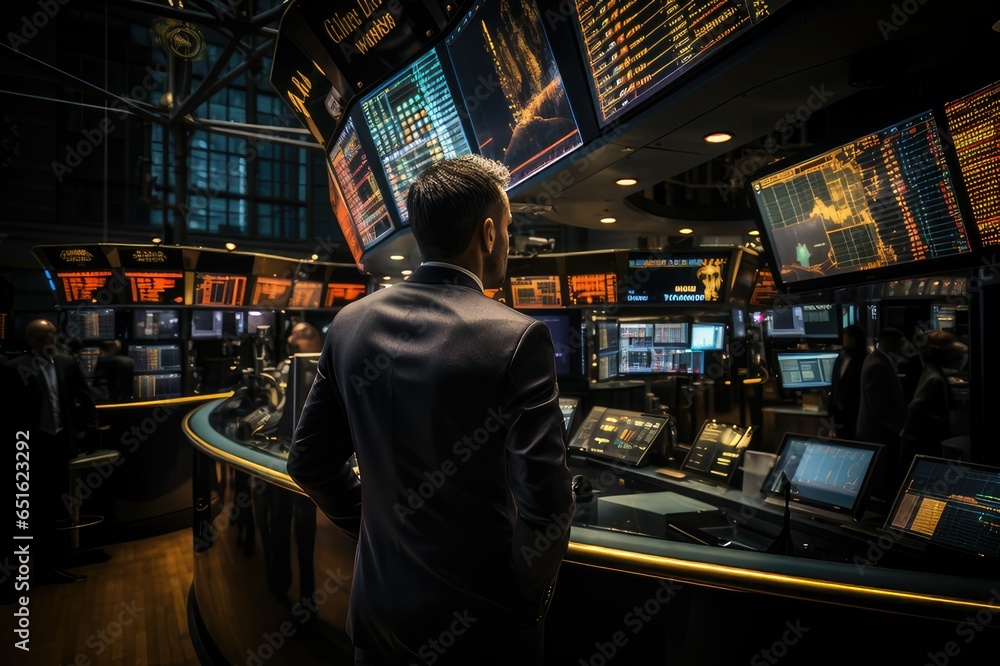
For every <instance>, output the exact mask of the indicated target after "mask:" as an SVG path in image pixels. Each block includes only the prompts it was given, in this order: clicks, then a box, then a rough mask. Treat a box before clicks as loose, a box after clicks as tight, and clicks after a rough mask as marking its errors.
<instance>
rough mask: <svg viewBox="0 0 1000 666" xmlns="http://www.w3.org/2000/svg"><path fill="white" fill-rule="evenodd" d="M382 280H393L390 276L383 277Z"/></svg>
mask: <svg viewBox="0 0 1000 666" xmlns="http://www.w3.org/2000/svg"><path fill="white" fill-rule="evenodd" d="M382 279H383V280H391V279H392V278H391V277H390V276H388V275H383V276H382Z"/></svg>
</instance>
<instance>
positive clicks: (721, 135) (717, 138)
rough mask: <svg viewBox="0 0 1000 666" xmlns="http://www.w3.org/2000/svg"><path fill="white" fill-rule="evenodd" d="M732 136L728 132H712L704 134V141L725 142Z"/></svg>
mask: <svg viewBox="0 0 1000 666" xmlns="http://www.w3.org/2000/svg"><path fill="white" fill-rule="evenodd" d="M732 138H733V135H732V134H730V133H729V132H712V133H711V134H706V135H705V141H707V142H708V143H725V142H726V141H729V140H730V139H732Z"/></svg>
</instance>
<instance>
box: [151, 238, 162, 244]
mask: <svg viewBox="0 0 1000 666" xmlns="http://www.w3.org/2000/svg"><path fill="white" fill-rule="evenodd" d="M162 242H163V239H162V238H160V237H159V236H157V237H155V238H154V239H153V245H159V244H160V243H162Z"/></svg>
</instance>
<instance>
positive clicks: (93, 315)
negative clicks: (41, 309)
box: [63, 308, 115, 340]
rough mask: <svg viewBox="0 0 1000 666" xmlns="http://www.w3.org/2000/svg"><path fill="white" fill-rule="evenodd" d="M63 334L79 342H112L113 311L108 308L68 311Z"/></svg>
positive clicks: (113, 329)
mask: <svg viewBox="0 0 1000 666" xmlns="http://www.w3.org/2000/svg"><path fill="white" fill-rule="evenodd" d="M63 332H64V333H66V335H68V336H70V337H76V338H80V339H81V340H114V339H115V311H114V310H111V309H109V308H100V309H93V310H69V311H67V312H66V323H65V326H64V327H63Z"/></svg>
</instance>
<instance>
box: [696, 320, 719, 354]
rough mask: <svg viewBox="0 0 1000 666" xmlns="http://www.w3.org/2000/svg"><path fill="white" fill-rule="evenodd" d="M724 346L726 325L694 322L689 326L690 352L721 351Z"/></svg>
mask: <svg viewBox="0 0 1000 666" xmlns="http://www.w3.org/2000/svg"><path fill="white" fill-rule="evenodd" d="M725 345H726V325H725V324H718V323H714V324H707V323H704V322H695V323H693V324H691V349H692V351H722V350H723V349H725Z"/></svg>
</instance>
